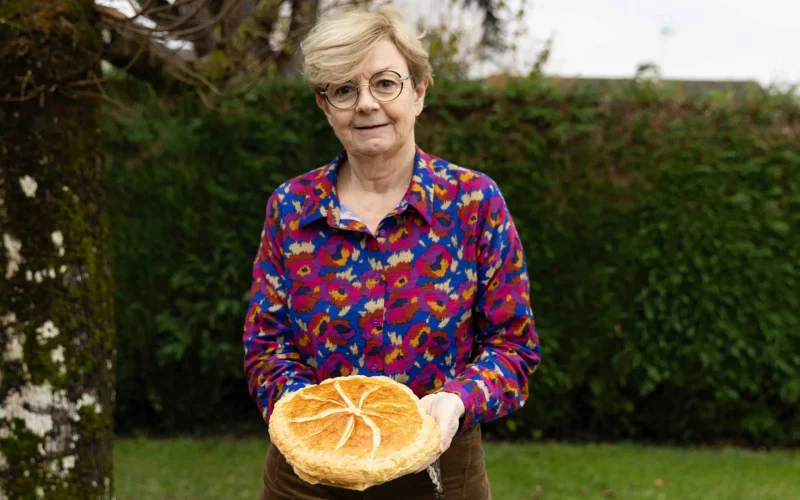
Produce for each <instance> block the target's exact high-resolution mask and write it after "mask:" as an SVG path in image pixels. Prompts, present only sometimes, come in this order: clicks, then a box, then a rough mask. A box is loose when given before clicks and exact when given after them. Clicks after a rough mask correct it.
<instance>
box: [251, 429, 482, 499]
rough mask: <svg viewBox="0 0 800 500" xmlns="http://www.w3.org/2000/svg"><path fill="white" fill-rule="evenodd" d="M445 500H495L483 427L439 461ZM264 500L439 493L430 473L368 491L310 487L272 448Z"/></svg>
mask: <svg viewBox="0 0 800 500" xmlns="http://www.w3.org/2000/svg"><path fill="white" fill-rule="evenodd" d="M439 460H440V464H441V470H442V484H443V486H444V498H445V500H491V498H492V494H491V491H490V489H489V479H488V478H487V477H486V467H485V464H484V460H483V443H482V440H481V431H480V427H479V426H475V427H472V428H470V429H468V430H466V431H464V432H463V433H461V434H460V435H458V436H456V437H455V438H454V439H453V443H452V444H451V445H450V448H449V449H448V450H447V451H446V452H444V454H443V455H442V457H441V458H440V459H439ZM259 498H260V500H277V499H280V500H334V499H335V500H340V499H341V500H400V499H403V500H429V499H430V500H434V499H435V498H436V490H435V488H434V486H433V482H431V479H430V477H429V476H428V473H427V472H426V471H423V472H420V473H418V474H409V475H407V476H403V477H401V478H398V479H395V480H394V481H390V482H388V483H384V484H381V485H378V486H373V487H372V488H368V489H366V490H365V491H352V490H346V489H342V488H333V487H330V486H321V485H313V484H309V483H307V482H305V481H303V480H302V479H300V478H299V477H297V475H296V474H295V473H294V470H293V469H292V466H291V465H289V464H288V463H287V462H286V459H285V458H284V457H283V455H281V454H280V452H279V451H278V450H277V449H276V448H275V447H274V446H272V445H270V447H269V451H267V457H266V460H265V461H264V474H263V479H262V485H261V493H260V495H259Z"/></svg>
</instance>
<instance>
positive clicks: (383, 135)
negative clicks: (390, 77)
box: [317, 40, 428, 156]
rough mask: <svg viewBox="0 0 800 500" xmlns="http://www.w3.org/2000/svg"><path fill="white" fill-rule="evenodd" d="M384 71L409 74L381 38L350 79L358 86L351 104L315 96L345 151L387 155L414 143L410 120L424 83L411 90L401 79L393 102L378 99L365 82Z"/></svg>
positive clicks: (392, 47)
mask: <svg viewBox="0 0 800 500" xmlns="http://www.w3.org/2000/svg"><path fill="white" fill-rule="evenodd" d="M384 71H394V72H396V73H398V74H399V75H400V78H406V77H407V76H409V74H410V71H409V69H408V64H407V63H406V60H405V58H404V57H403V56H402V55H401V54H400V51H398V50H397V47H396V46H395V45H394V43H392V42H391V41H389V40H382V41H380V42H378V43H377V44H376V45H375V47H373V48H372V50H371V51H370V53H369V55H368V56H367V60H366V61H365V62H364V65H363V66H362V68H361V71H360V73H359V74H358V75H356V76H354V77H353V78H352V80H353V82H354V83H355V84H356V85H359V88H358V90H357V92H358V101H357V102H356V104H355V106H353V107H351V108H349V109H338V108H336V107H334V106H332V105H331V104H330V103H329V102H327V101H326V100H325V98H324V97H322V96H319V95H318V96H317V105H318V106H319V107H320V108H322V110H323V111H324V112H325V115H326V116H327V117H328V123H330V124H331V127H333V131H334V132H335V133H336V136H337V137H338V138H339V140H340V141H341V143H342V146H344V148H345V149H346V150H347V152H348V154H351V155H352V154H357V155H361V156H385V155H391V154H393V153H396V152H397V151H400V150H401V149H403V147H404V146H408V144H409V142H411V143H413V142H414V122H415V121H416V117H417V116H418V115H419V114H420V113H421V112H422V106H423V102H424V100H425V89H426V88H427V86H428V82H427V81H425V82H422V83H421V84H419V85H418V87H417V88H416V89H415V88H414V86H413V84H412V80H411V79H408V80H403V90H402V92H401V93H400V95H399V96H397V98H396V99H394V100H393V101H390V102H381V101H378V100H376V99H375V98H374V97H373V96H372V94H371V93H370V90H369V87H368V84H369V82H370V79H371V78H372V77H373V76H374V75H376V74H378V73H382V72H384ZM395 76H396V75H395ZM336 83H341V82H336ZM384 83H385V84H386V82H384ZM377 84H378V85H380V84H381V82H377ZM332 87H334V86H333V85H330V86H329V87H328V88H329V89H331V88H332ZM376 95H377V92H376ZM331 97H333V96H331Z"/></svg>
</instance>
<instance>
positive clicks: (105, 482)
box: [0, 0, 115, 499]
mask: <svg viewBox="0 0 800 500" xmlns="http://www.w3.org/2000/svg"><path fill="white" fill-rule="evenodd" d="M97 22H98V20H97V17H96V14H95V12H94V9H93V2H92V0H62V1H59V2H54V1H52V0H0V235H1V240H2V241H0V358H1V359H0V499H5V498H10V499H17V498H25V499H28V498H30V499H36V498H47V499H66V498H69V499H73V498H81V499H83V498H111V497H112V488H113V484H112V460H111V459H112V457H111V450H112V414H113V387H114V376H113V374H114V365H113V362H114V359H113V355H114V341H115V338H114V328H113V325H114V323H113V303H112V282H111V272H110V245H109V228H108V217H107V213H106V198H105V196H106V195H105V191H104V188H105V181H104V174H103V170H102V165H101V162H100V138H99V129H98V115H99V102H98V101H97V100H96V99H95V98H92V97H81V96H78V95H76V94H75V93H74V89H76V88H78V87H76V86H74V85H70V84H71V83H75V82H76V81H80V80H85V79H87V78H91V75H92V74H99V60H100V54H101V52H102V38H101V34H100V29H99V26H98V25H97ZM86 88H94V87H81V89H86Z"/></svg>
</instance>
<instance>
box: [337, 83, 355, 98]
mask: <svg viewBox="0 0 800 500" xmlns="http://www.w3.org/2000/svg"><path fill="white" fill-rule="evenodd" d="M355 91H356V88H355V87H354V86H353V85H343V86H341V87H337V88H336V89H334V91H333V95H334V96H336V97H347V96H349V95H350V94H352V93H353V92H355Z"/></svg>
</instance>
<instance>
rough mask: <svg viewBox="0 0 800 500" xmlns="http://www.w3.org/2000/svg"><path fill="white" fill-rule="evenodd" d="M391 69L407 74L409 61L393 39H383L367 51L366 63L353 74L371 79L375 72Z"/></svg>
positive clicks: (357, 77) (356, 77) (356, 76)
mask: <svg viewBox="0 0 800 500" xmlns="http://www.w3.org/2000/svg"><path fill="white" fill-rule="evenodd" d="M386 70H391V71H395V72H397V73H399V74H400V75H402V76H405V73H407V72H408V63H407V62H406V59H405V58H404V57H403V55H402V54H401V53H400V51H399V50H397V46H395V44H394V43H393V42H392V41H391V40H386V39H384V40H381V41H380V42H378V43H376V44H375V46H374V47H372V49H371V50H370V51H369V52H368V53H367V57H366V59H365V60H364V64H363V65H362V66H361V67H360V68H359V70H358V72H357V73H356V74H355V75H353V77H354V79H356V80H358V79H364V80H369V78H370V77H372V75H374V74H375V73H380V72H381V71H386Z"/></svg>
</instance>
